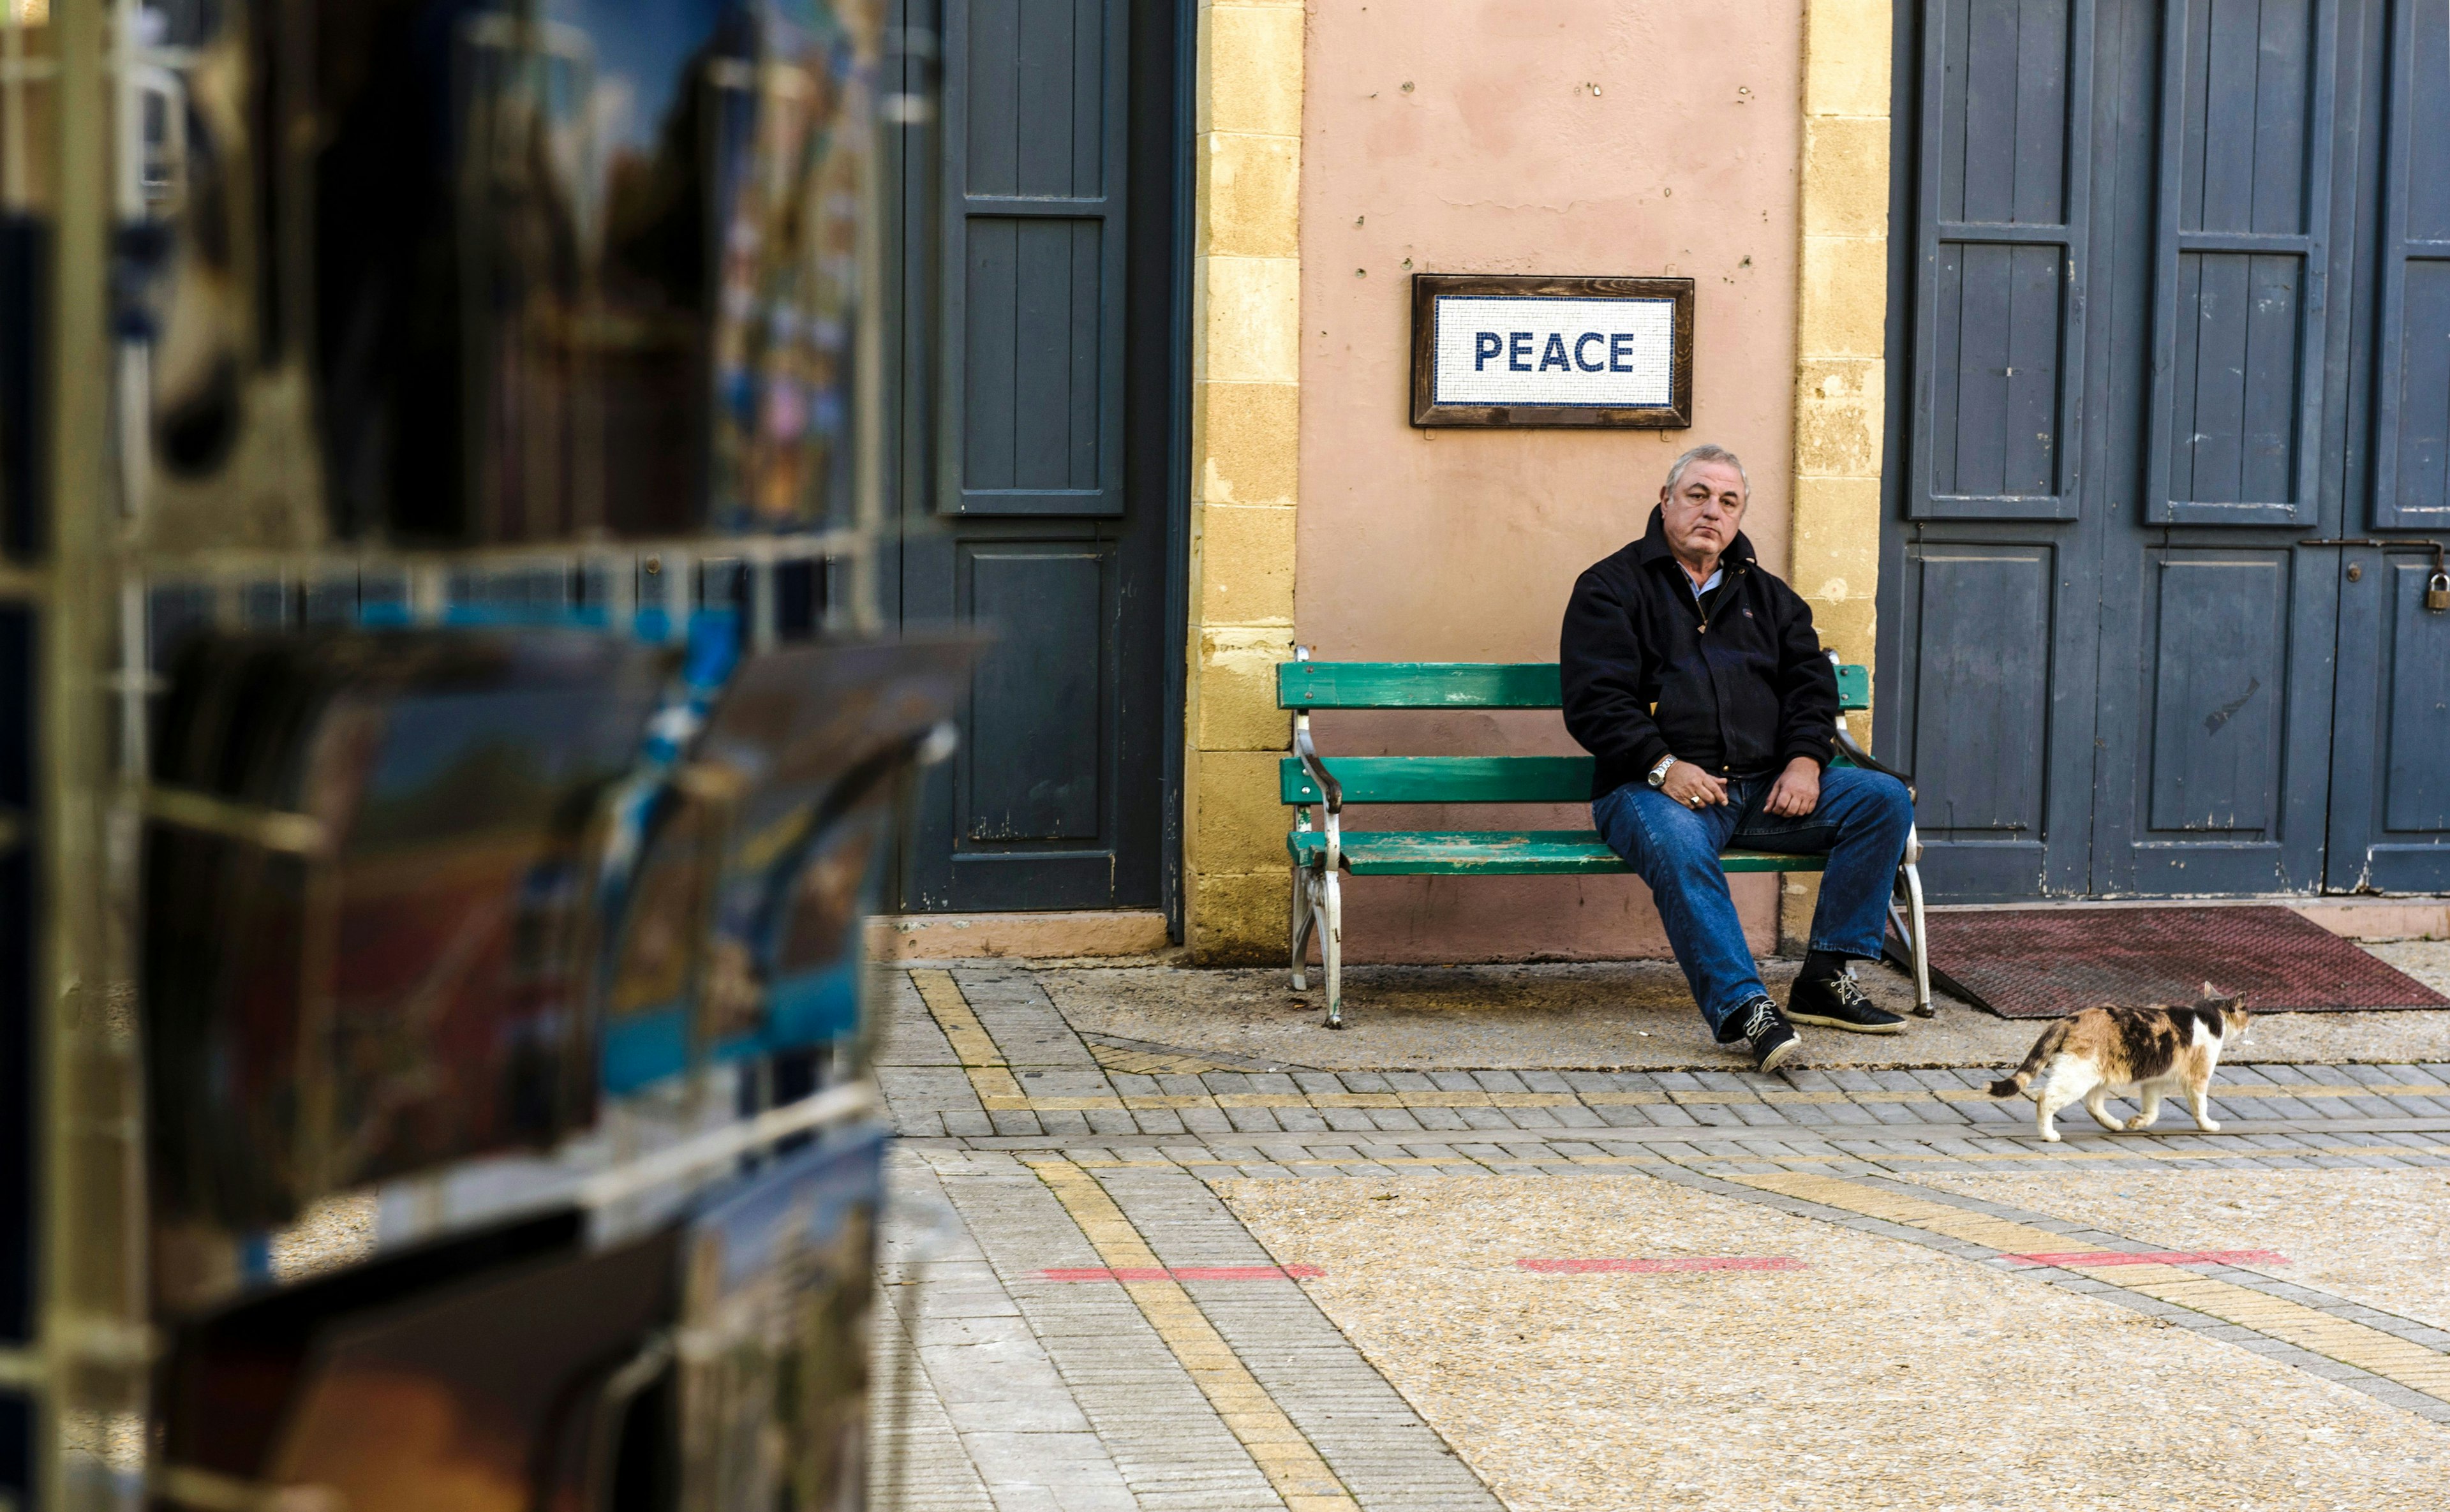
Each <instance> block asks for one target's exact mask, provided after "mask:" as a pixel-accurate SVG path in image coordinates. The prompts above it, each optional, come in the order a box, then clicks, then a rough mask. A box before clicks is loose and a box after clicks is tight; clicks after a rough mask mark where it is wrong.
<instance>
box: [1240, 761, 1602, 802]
mask: <svg viewBox="0 0 2450 1512" xmlns="http://www.w3.org/2000/svg"><path fill="white" fill-rule="evenodd" d="M1326 760H1327V769H1328V771H1329V772H1330V773H1332V775H1333V776H1334V778H1335V780H1336V781H1337V782H1338V783H1341V784H1342V785H1344V801H1345V802H1346V803H1348V804H1585V803H1588V802H1590V797H1591V759H1590V758H1589V757H1588V756H1330V757H1328V758H1327V759H1326ZM1276 771H1277V781H1278V784H1279V786H1280V787H1281V789H1282V792H1283V797H1282V800H1281V801H1282V802H1284V803H1288V804H1315V803H1320V802H1323V800H1322V799H1321V798H1320V797H1319V793H1318V788H1317V787H1316V786H1315V785H1313V784H1312V782H1311V780H1310V777H1309V775H1308V774H1307V773H1305V772H1304V771H1303V770H1302V767H1301V763H1300V762H1299V761H1298V760H1296V759H1294V758H1293V757H1291V756H1288V757H1286V758H1285V759H1284V760H1283V761H1282V762H1280V763H1278V764H1277V767H1276Z"/></svg>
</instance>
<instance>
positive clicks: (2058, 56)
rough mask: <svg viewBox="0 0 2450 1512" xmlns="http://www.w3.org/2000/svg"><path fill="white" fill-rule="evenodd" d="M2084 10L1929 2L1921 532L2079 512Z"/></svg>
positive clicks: (1918, 400)
mask: <svg viewBox="0 0 2450 1512" xmlns="http://www.w3.org/2000/svg"><path fill="white" fill-rule="evenodd" d="M2093 10H2094V0H1938V3H1935V5H1934V6H1933V7H1932V8H1931V9H1930V10H1929V11H1928V12H1926V14H1925V18H1924V23H1923V24H1924V27H1925V29H1926V34H1925V38H1924V51H1923V59H1922V76H1921V90H1922V95H1923V98H1924V99H1925V100H1926V101H1928V102H1930V104H1929V106H1928V107H1927V108H1926V110H1925V112H1924V116H1923V119H1922V121H1921V124H1920V127H1919V134H1920V137H1921V141H1922V150H1923V154H1924V162H1925V165H1926V171H1925V172H1924V174H1923V175H1922V182H1921V190H1920V197H1919V204H1920V206H1921V220H1922V224H1921V226H1920V229H1919V232H1918V236H1917V240H1916V248H1917V253H1918V256H1917V257H1916V259H1915V268H1916V272H1915V286H1916V287H1915V298H1916V303H1917V306H1918V308H1919V311H1920V316H1919V319H1918V320H1917V322H1916V325H1915V353H1916V356H1915V405H1914V414H1915V439H1914V441H1913V449H1912V456H1913V466H1912V469H1911V477H1912V482H1911V484H1910V488H1909V492H1908V495H1907V513H1908V514H1910V515H1912V516H1913V517H1915V518H1919V519H2067V518H2071V517H2072V516H2073V514H2074V512H2075V507H2076V501H2075V499H2074V497H2073V496H2072V494H2073V489H2074V472H2075V468H2074V458H2075V456H2076V455H2077V451H2078V448H2079V445H2080V437H2079V433H2080V431H2081V424H2080V421H2081V417H2082V414H2083V411H2082V406H2081V405H2080V404H2079V403H2078V402H2077V397H2078V394H2079V389H2078V387H2077V384H2078V382H2079V380H2080V372H2081V368H2082V365H2083V363H2082V356H2081V354H2082V351H2083V346H2084V336H2083V332H2084V310H2085V287H2086V283H2085V258H2086V252H2085V247H2086V242H2087V240H2088V235H2089V232H2088V223H2089V215H2088V212H2087V209H2086V206H2087V204H2089V198H2090V170H2089V165H2088V164H2087V160H2088V157H2089V153H2088V150H2087V146H2086V144H2087V143H2088V142H2089V141H2090V134H2091V130H2092V124H2091V107H2090V90H2091V82H2090V81H2091V69H2090V60H2089V57H2088V56H2087V55H2088V54H2089V52H2090V47H2091V35H2092V16H2093ZM2080 168H2081V170H2080Z"/></svg>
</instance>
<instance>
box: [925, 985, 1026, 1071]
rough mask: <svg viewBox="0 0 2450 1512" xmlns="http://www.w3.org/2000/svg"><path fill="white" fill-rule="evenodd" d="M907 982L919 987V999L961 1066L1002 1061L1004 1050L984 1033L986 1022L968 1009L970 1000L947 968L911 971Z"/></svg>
mask: <svg viewBox="0 0 2450 1512" xmlns="http://www.w3.org/2000/svg"><path fill="white" fill-rule="evenodd" d="M910 985H911V986H913V987H916V988H918V989H919V1000H920V1001H921V1002H924V1003H925V1004H926V1005H927V1012H928V1013H929V1014H930V1015H931V1016H932V1017H933V1018H935V1020H936V1027H937V1028H939V1029H942V1030H943V1031H944V1037H945V1039H947V1040H949V1041H950V1042H951V1043H952V1046H953V1054H954V1055H956V1056H960V1057H961V1059H962V1065H964V1066H1001V1065H1003V1064H1004V1063H1005V1062H1004V1058H1003V1052H1002V1051H1001V1050H998V1049H997V1048H996V1042H995V1040H994V1038H993V1037H990V1036H989V1035H988V1034H987V1030H986V1025H984V1024H982V1023H980V1022H979V1016H978V1015H977V1014H976V1013H974V1012H973V1011H971V1008H970V1001H969V999H968V998H964V997H962V984H961V983H960V982H957V981H955V980H954V979H953V974H952V973H951V972H949V971H941V970H920V971H914V972H912V973H911V974H910Z"/></svg>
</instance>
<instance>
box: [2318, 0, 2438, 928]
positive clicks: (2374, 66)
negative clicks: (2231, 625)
mask: <svg viewBox="0 0 2450 1512" xmlns="http://www.w3.org/2000/svg"><path fill="white" fill-rule="evenodd" d="M2370 10H2371V13H2370V14H2369V15H2366V16H2365V17H2364V18H2363V27H2362V29H2360V30H2359V31H2357V32H2356V33H2355V34H2353V35H2352V37H2351V38H2350V39H2349V41H2348V43H2347V45H2348V46H2351V47H2353V48H2355V49H2356V50H2357V53H2358V54H2359V55H2360V56H2361V58H2362V61H2363V70H2364V78H2365V80H2366V81H2367V83H2366V87H2365V98H2364V100H2363V102H2362V103H2363V108H2362V110H2361V111H2360V113H2359V118H2358V126H2359V130H2360V132H2361V140H2362V141H2363V143H2364V144H2366V145H2365V149H2364V152H2363V158H2362V160H2361V162H2360V163H2359V165H2358V170H2357V171H2358V175H2359V182H2360V184H2363V185H2364V192H2363V197H2362V202H2361V204H2360V206H2359V208H2360V212H2361V214H2360V221H2361V226H2362V235H2361V239H2360V240H2361V249H2362V250H2363V251H2364V252H2366V253H2367V254H2368V260H2367V261H2366V262H2364V263H2363V266H2365V267H2368V268H2371V269H2373V270H2374V271H2373V273H2372V275H2371V276H2370V277H2368V278H2367V279H2366V281H2365V282H2364V284H2363V287H2361V288H2360V290H2359V291H2358V296H2357V299H2356V300H2355V302H2354V305H2353V312H2354V313H2353V315H2352V316H2351V319H2352V320H2353V321H2354V322H2355V327H2356V334H2357V341H2356V344H2355V347H2354V349H2353V350H2352V353H2351V359H2350V372H2351V374H2352V376H2353V378H2352V381H2353V382H2354V383H2355V385H2356V387H2355V389H2354V390H2353V392H2354V394H2355V397H2356V401H2357V402H2359V403H2368V402H2369V404H2370V408H2371V412H2372V413H2371V424H2370V428H2369V430H2365V431H2363V432H2359V431H2355V430H2352V431H2351V433H2350V435H2351V441H2350V445H2349V447H2348V452H2347V456H2346V457H2345V459H2344V460H2345V467H2344V472H2345V475H2346V479H2347V488H2346V492H2347V496H2348V497H2349V498H2350V499H2351V500H2352V501H2354V504H2353V507H2352V508H2351V511H2350V514H2349V521H2350V529H2351V530H2352V531H2353V532H2354V533H2357V534H2363V535H2369V536H2373V537H2376V538H2382V539H2388V540H2392V541H2395V542H2398V543H2400V545H2401V549H2400V550H2377V549H2374V548H2370V547H2352V548H2346V549H2343V551H2342V552H2341V555H2342V557H2343V563H2342V569H2341V580H2340V599H2341V603H2340V649H2341V655H2340V673H2339V694H2338V713H2339V719H2338V727H2337V729H2336V731H2335V732H2334V736H2333V740H2332V745H2331V804H2330V840H2331V846H2330V863H2329V868H2328V872H2327V877H2326V881H2327V882H2328V884H2329V886H2330V887H2331V888H2332V889H2333V890H2334V891H2352V890H2357V889H2373V890H2379V891H2383V892H2442V891H2450V611H2440V610H2430V609H2427V608H2426V607H2425V593H2424V591H2425V586H2426V583H2427V580H2428V579H2430V578H2431V576H2432V574H2433V568H2434V565H2435V561H2436V557H2435V555H2434V554H2433V553H2432V552H2426V551H2423V550H2421V548H2420V549H2415V550H2408V549H2406V548H2409V547H2412V546H2414V545H2415V543H2416V542H2418V541H2421V540H2425V539H2437V538H2444V537H2450V5H2443V4H2440V3H2437V0H2422V3H2416V0H2403V3H2401V4H2399V5H2396V6H2392V7H2389V8H2388V9H2387V10H2385V9H2384V8H2383V7H2382V6H2379V5H2376V6H2373V7H2371V8H2370ZM2368 394H2369V395H2370V399H2369V400H2368V399H2367V398H2366V396H2367V395H2368ZM2368 437H2369V439H2368ZM2350 570H2353V571H2355V572H2356V577H2355V579H2354V580H2350V579H2349V578H2348V576H2347V573H2348V572H2349V571H2350Z"/></svg>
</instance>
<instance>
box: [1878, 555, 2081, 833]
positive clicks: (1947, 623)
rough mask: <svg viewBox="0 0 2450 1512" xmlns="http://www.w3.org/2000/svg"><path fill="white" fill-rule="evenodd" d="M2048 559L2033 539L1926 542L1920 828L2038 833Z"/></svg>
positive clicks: (2046, 698)
mask: <svg viewBox="0 0 2450 1512" xmlns="http://www.w3.org/2000/svg"><path fill="white" fill-rule="evenodd" d="M2052 559H2053V553H2052V552H2051V549H2050V548H2048V547H2040V546H1998V547H1982V546H1950V547H1933V548H1930V549H1927V550H1926V551H1925V552H1923V553H1922V562H1921V569H1920V571H1919V572H1918V573H1917V574H1916V575H1917V579H1918V581H1917V583H1916V585H1915V587H1916V594H1917V599H1918V605H1917V608H1918V617H1919V623H1920V629H1921V635H1920V640H1921V646H1920V654H1919V657H1918V660H1917V663H1916V666H1915V691H1914V708H1915V716H1914V717H1915V724H1914V734H1913V742H1914V744H1913V756H1912V758H1911V766H1912V770H1913V772H1914V774H1915V799H1916V801H1915V820H1916V823H1917V824H1920V825H1921V827H1922V832H1923V835H1924V837H1925V838H1926V839H1930V840H1939V841H1946V840H2011V839H2013V840H2019V841H2027V842H2030V841H2035V840H2039V839H2040V838H2041V833H2042V815H2043V806H2044V801H2045V798H2046V796H2047V795H2046V788H2047V785H2048V784H2047V780H2046V774H2045V771H2044V766H2043V758H2044V753H2045V750H2046V748H2047V746H2048V741H2049V735H2050V680H2051V569H2052Z"/></svg>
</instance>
